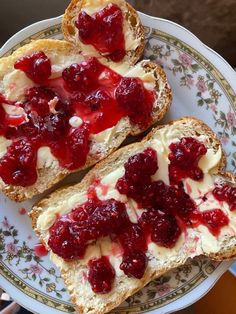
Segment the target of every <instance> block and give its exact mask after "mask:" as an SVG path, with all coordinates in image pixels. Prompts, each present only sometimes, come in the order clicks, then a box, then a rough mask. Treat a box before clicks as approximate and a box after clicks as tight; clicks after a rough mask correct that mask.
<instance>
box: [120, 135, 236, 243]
mask: <svg viewBox="0 0 236 314" xmlns="http://www.w3.org/2000/svg"><path fill="white" fill-rule="evenodd" d="M190 143H192V144H193V146H194V150H193V151H192V154H191V151H190V152H189V151H188V149H189V147H193V146H192V144H190ZM173 145H174V146H173ZM186 145H187V146H189V147H188V148H186ZM170 148H173V150H172V152H171V153H170V155H169V158H170V156H171V158H170V159H171V163H172V165H173V166H174V167H175V165H177V166H176V168H177V170H178V173H180V171H181V177H180V176H178V183H179V184H178V185H173V180H171V179H172V177H170V182H171V183H172V184H171V185H166V184H165V183H164V182H163V181H161V180H158V181H153V180H152V178H151V176H152V175H153V174H154V173H155V172H156V171H157V169H158V164H157V154H156V151H155V150H153V149H152V148H147V149H146V150H144V151H143V152H142V153H139V154H136V155H134V156H132V157H130V158H129V159H128V161H127V162H126V163H125V165H124V168H125V174H124V176H123V177H122V178H120V179H118V181H117V183H116V188H117V190H118V191H119V192H120V193H121V194H125V195H127V196H128V197H130V198H132V199H134V200H135V201H136V202H137V204H138V207H139V208H146V209H147V211H146V212H144V213H142V215H141V217H140V218H139V225H140V226H141V227H142V228H143V230H144V232H145V234H146V235H151V240H152V241H153V242H155V243H157V244H159V245H161V246H164V247H169V248H171V247H173V246H174V245H175V243H176V242H177V240H178V238H179V236H180V234H181V229H183V228H188V227H192V228H194V227H197V226H198V225H200V224H204V225H206V226H207V228H208V229H209V231H210V232H212V233H213V234H214V235H217V234H219V232H220V228H221V227H223V226H225V225H227V224H228V220H227V216H226V215H225V214H224V213H223V212H222V211H221V210H219V209H212V210H211V211H209V213H208V212H200V211H199V210H198V208H197V205H196V203H195V202H194V200H193V199H191V197H190V196H189V195H188V194H187V193H186V192H185V191H184V189H183V185H182V184H180V179H182V178H185V177H187V171H186V168H188V169H189V175H190V176H192V174H193V173H194V172H195V170H196V169H198V161H199V159H200V156H201V155H203V154H205V153H206V148H205V146H204V145H203V144H201V143H200V142H198V141H197V140H195V139H193V138H183V139H181V140H180V142H178V143H175V144H171V145H170ZM187 155H189V156H188V158H187ZM175 158H176V159H177V161H176V160H175ZM185 159H186V160H188V159H191V165H192V168H193V169H192V168H191V167H190V164H189V165H188V166H187V167H185V168H184V171H183V172H182V168H181V167H182V165H185V162H184V161H185ZM186 162H188V161H186ZM172 169H173V168H172ZM179 169H181V170H180V171H179ZM199 170H200V169H199ZM175 178H177V177H175ZM174 182H176V181H175V180H174ZM230 195H231V194H230ZM232 195H233V192H232ZM228 199H230V200H231V198H230V197H228ZM130 238H131V237H130Z"/></svg>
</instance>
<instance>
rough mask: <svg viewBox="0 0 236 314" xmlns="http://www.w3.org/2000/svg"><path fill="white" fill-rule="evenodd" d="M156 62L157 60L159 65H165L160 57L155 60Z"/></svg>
mask: <svg viewBox="0 0 236 314" xmlns="http://www.w3.org/2000/svg"><path fill="white" fill-rule="evenodd" d="M155 62H156V63H157V64H158V65H160V66H161V67H163V66H164V64H163V61H162V60H160V59H157V60H155Z"/></svg>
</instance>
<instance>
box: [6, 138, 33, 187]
mask: <svg viewBox="0 0 236 314" xmlns="http://www.w3.org/2000/svg"><path fill="white" fill-rule="evenodd" d="M0 176H1V178H2V180H3V181H4V182H5V183H6V184H12V185H15V186H23V187H26V186H30V185H32V184H33V183H34V182H35V181H36V180H37V171H36V152H35V151H34V149H33V148H32V145H31V144H30V142H28V141H27V140H25V139H20V140H15V141H13V143H12V144H11V145H10V146H9V147H8V149H7V153H6V154H5V155H4V156H3V157H2V158H1V159H0Z"/></svg>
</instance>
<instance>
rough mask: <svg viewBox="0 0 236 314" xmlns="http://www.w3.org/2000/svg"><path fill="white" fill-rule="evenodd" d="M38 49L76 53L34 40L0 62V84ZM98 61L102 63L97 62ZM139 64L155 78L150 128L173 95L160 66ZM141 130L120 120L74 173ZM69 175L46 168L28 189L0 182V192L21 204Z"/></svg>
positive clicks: (62, 43) (58, 42) (59, 53)
mask: <svg viewBox="0 0 236 314" xmlns="http://www.w3.org/2000/svg"><path fill="white" fill-rule="evenodd" d="M39 50H41V51H44V52H45V53H46V54H49V55H50V54H52V53H53V54H54V55H55V54H56V55H57V56H69V55H73V54H74V55H75V54H78V53H79V51H78V49H77V48H76V47H75V46H74V45H72V44H71V43H69V42H66V41H61V40H52V39H41V40H36V41H33V42H31V43H30V44H27V45H25V46H23V47H21V48H19V49H17V50H16V51H15V52H14V53H13V54H12V55H11V56H9V57H5V58H1V59H0V82H1V81H2V79H3V77H4V76H5V75H6V74H7V73H11V71H13V69H14V63H15V62H16V60H18V59H19V58H21V57H23V56H26V55H28V54H31V53H33V52H36V51H39ZM81 58H82V57H81ZM100 61H101V62H102V61H103V60H102V59H100ZM141 65H142V67H143V68H144V69H145V72H150V71H153V70H154V76H155V79H156V86H155V89H156V93H157V102H156V104H155V106H154V108H153V113H152V119H151V121H150V125H149V127H150V126H151V125H152V124H153V123H155V122H157V121H159V120H161V119H162V118H163V116H164V115H165V114H166V112H167V111H168V110H169V107H170V105H171V101H172V94H171V89H170V87H169V84H168V82H167V78H166V75H165V73H164V71H163V70H162V68H161V67H160V66H158V65H157V64H154V63H152V62H150V61H141ZM0 84H1V83H0ZM0 87H1V85H0ZM143 131H144V130H141V129H140V128H138V127H137V126H133V125H131V124H130V122H129V119H128V118H123V120H122V121H121V123H120V124H118V125H117V129H116V132H115V134H114V135H113V140H112V141H111V143H110V144H109V145H108V146H107V145H106V144H105V143H103V144H100V146H99V153H91V152H90V153H89V155H88V158H87V161H86V164H85V165H84V166H83V167H81V168H80V169H77V170H76V171H78V170H82V169H85V168H88V167H90V166H92V165H94V164H95V163H97V162H98V161H99V160H101V159H103V158H105V157H106V156H107V155H109V154H110V153H111V152H113V151H114V150H116V149H117V148H118V147H119V146H120V145H121V143H122V142H123V141H124V140H125V139H126V137H127V136H128V135H137V134H140V133H141V132H143ZM93 147H94V148H96V143H93ZM72 172H73V171H69V170H67V169H63V168H61V167H54V168H52V167H50V166H49V167H47V168H43V169H39V170H38V180H37V181H36V183H35V184H33V185H32V186H30V187H19V186H18V187H17V186H12V185H7V184H5V183H4V182H3V181H2V180H0V190H1V191H2V192H4V193H5V194H6V195H7V196H8V197H9V198H10V199H12V200H14V201H16V202H22V201H24V200H26V199H30V198H32V197H33V196H34V195H37V194H40V193H42V192H44V191H45V190H47V189H49V188H50V187H52V186H53V185H54V184H56V183H57V182H59V181H61V180H62V179H63V178H64V177H65V176H67V175H68V174H70V173H72Z"/></svg>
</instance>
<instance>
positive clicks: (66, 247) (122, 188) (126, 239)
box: [48, 138, 235, 293]
mask: <svg viewBox="0 0 236 314" xmlns="http://www.w3.org/2000/svg"><path fill="white" fill-rule="evenodd" d="M190 142H191V139H190V138H187V143H190ZM192 142H193V143H195V144H196V143H197V141H195V140H194V139H192ZM180 143H181V145H184V144H185V143H186V142H185V141H183V140H181V141H180ZM175 145H176V146H175V147H177V145H178V143H176V144H175ZM198 145H199V144H198ZM201 145H202V144H201ZM195 148H196V147H195ZM204 148H205V146H204V145H202V148H201V150H202V152H205V150H204ZM181 149H182V150H185V149H183V148H181ZM193 153H194V156H195V158H193V157H192V156H191V158H192V159H191V161H192V167H193V168H195V169H196V168H197V167H198V162H196V160H195V159H197V161H199V154H197V153H196V150H194V151H193ZM205 153H206V152H205ZM180 155H181V153H180ZM178 156H179V155H178ZM184 158H185V157H184ZM171 160H172V162H173V161H174V158H173V157H172V159H171ZM176 164H177V165H178V166H179V165H180V164H178V163H176ZM189 167H190V166H189ZM124 168H125V174H124V176H123V177H121V178H120V179H118V180H117V182H116V188H117V190H118V191H119V192H120V193H121V194H125V195H127V196H128V197H129V198H132V199H133V200H135V201H136V203H137V205H138V209H137V214H138V212H139V208H142V209H146V210H145V211H143V212H142V213H141V214H138V216H139V218H138V221H137V222H136V223H133V222H131V221H130V219H129V216H128V213H127V208H126V205H125V204H124V203H122V202H120V201H117V200H115V199H107V200H100V199H99V198H98V196H97V193H96V188H97V187H100V188H101V190H102V193H103V195H106V193H107V186H106V185H103V184H102V183H101V182H100V180H99V179H98V178H95V179H94V180H93V182H92V184H91V185H90V186H89V188H88V190H87V196H88V200H87V201H86V202H85V203H84V204H82V205H79V206H77V207H75V208H74V209H73V210H72V211H71V212H70V213H68V214H66V215H63V216H61V217H58V218H57V220H56V221H55V223H54V224H53V226H52V227H51V228H50V236H49V240H48V245H49V246H50V248H51V249H52V251H53V252H54V253H56V254H57V255H59V256H61V257H62V258H64V259H65V260H73V259H78V258H79V259H81V258H83V257H84V254H85V251H86V248H87V246H88V244H90V243H91V242H95V241H96V240H98V239H99V238H102V237H105V236H108V237H110V239H111V240H112V241H113V242H115V244H116V245H118V246H119V247H120V248H121V250H120V252H119V255H120V254H122V261H121V264H120V269H121V270H122V271H123V272H124V273H125V274H126V275H127V276H128V277H134V278H138V279H140V278H142V277H143V275H144V273H145V270H146V267H147V264H148V259H147V256H146V252H147V250H148V243H150V241H152V242H154V243H156V244H157V245H159V246H161V247H165V248H170V249H171V248H173V247H174V246H175V245H176V243H177V241H178V239H179V237H180V235H181V233H182V232H183V231H185V230H186V229H187V228H195V227H197V226H199V225H200V224H203V225H205V226H206V227H207V228H208V230H209V231H210V232H211V233H212V234H213V235H214V236H218V235H219V234H220V231H221V228H222V227H224V226H227V225H228V223H229V218H228V216H227V215H226V214H225V213H224V212H223V211H222V210H221V209H219V208H214V209H209V210H206V211H200V210H199V209H198V207H197V205H196V203H195V202H194V200H193V199H191V197H190V196H189V195H188V194H187V193H186V192H185V191H184V188H183V184H180V181H179V179H178V185H173V184H172V183H171V184H170V185H167V184H165V183H164V182H163V181H161V180H158V181H154V180H153V179H152V176H153V175H154V174H155V173H156V171H157V170H158V162H157V153H156V151H155V150H154V149H152V148H146V149H145V150H144V151H143V152H141V153H138V154H136V155H133V156H131V157H130V158H129V159H128V161H127V162H126V163H125V165H124ZM190 170H191V169H190ZM192 173H193V172H191V173H190V174H192ZM184 177H186V173H185V174H184ZM181 179H182V178H181ZM170 182H172V181H170ZM217 189H218V190H217ZM234 192H235V191H234V190H233V189H230V188H229V187H228V188H226V187H222V188H221V190H220V188H219V187H217V188H215V190H214V191H213V194H214V195H216V198H218V199H220V200H226V198H227V201H228V202H229V203H230V204H231V203H232V202H233V201H234V199H233V197H234ZM204 201H206V200H203V202H204ZM111 254H112V253H111ZM114 255H116V254H114ZM88 268H89V271H88V281H89V282H90V284H91V288H92V290H93V291H94V292H96V293H107V292H109V291H111V289H112V284H113V281H114V277H115V270H114V269H113V267H112V265H111V264H110V262H109V258H108V257H107V256H102V257H101V258H96V259H92V260H90V261H89V263H88Z"/></svg>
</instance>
